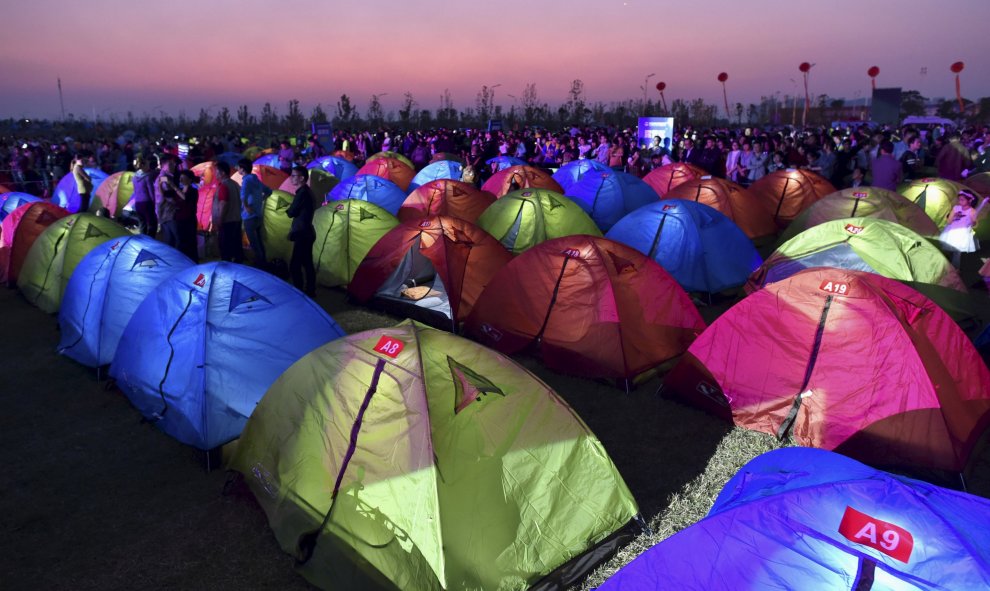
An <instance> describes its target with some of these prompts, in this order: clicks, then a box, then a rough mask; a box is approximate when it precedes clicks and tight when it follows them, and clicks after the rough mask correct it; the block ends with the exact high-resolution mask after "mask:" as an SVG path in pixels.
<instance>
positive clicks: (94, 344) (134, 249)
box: [58, 234, 193, 367]
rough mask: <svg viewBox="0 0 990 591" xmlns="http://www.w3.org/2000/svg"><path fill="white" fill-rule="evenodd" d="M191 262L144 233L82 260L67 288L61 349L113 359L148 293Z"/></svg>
mask: <svg viewBox="0 0 990 591" xmlns="http://www.w3.org/2000/svg"><path fill="white" fill-rule="evenodd" d="M191 266H193V262H192V261H191V260H189V258H188V257H186V256H185V255H184V254H182V253H180V252H179V251H177V250H175V249H174V248H172V247H170V246H168V245H167V244H165V243H163V242H159V241H158V240H155V239H154V238H151V237H149V236H144V235H141V234H137V235H127V236H123V237H121V238H117V239H114V240H108V241H107V242H104V243H103V244H100V245H99V246H97V247H96V248H94V249H93V250H91V251H90V252H89V254H87V255H86V256H85V257H83V259H82V260H81V261H79V265H78V266H76V270H75V272H73V273H72V277H71V278H69V283H68V284H67V285H66V287H65V296H64V297H63V298H62V306H61V308H60V309H59V313H58V325H59V329H60V334H61V337H60V340H59V344H58V352H59V353H61V354H63V355H65V356H67V357H70V358H72V359H75V360H76V361H78V362H79V363H82V364H83V365H86V366H89V367H99V366H102V365H107V364H109V363H110V362H111V361H113V356H114V353H115V352H116V351H117V343H118V342H120V335H121V334H122V333H123V332H124V327H126V326H127V322H128V321H129V320H130V319H131V316H132V315H133V314H134V311H135V310H136V309H137V307H138V305H139V304H140V303H141V302H142V301H144V298H145V296H147V295H148V294H149V293H151V292H152V291H154V289H155V288H156V287H158V284H159V283H161V282H162V281H164V280H166V279H168V278H169V277H171V276H172V275H174V274H175V273H177V272H179V271H182V270H183V269H186V268H188V267H191Z"/></svg>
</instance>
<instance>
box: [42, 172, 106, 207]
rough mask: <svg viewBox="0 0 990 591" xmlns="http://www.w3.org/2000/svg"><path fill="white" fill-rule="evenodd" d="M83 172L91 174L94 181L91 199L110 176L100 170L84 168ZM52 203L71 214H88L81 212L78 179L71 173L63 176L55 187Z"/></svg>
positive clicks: (90, 176)
mask: <svg viewBox="0 0 990 591" xmlns="http://www.w3.org/2000/svg"><path fill="white" fill-rule="evenodd" d="M83 170H85V171H86V173H87V174H89V178H90V179H91V180H92V181H93V192H92V193H91V194H90V197H92V196H93V194H95V193H96V191H97V190H99V188H100V185H101V184H103V181H105V180H107V177H108V176H109V175H108V174H107V173H105V172H103V171H102V170H100V169H99V168H84V169H83ZM52 203H54V204H56V205H58V206H59V207H61V208H62V209H66V210H68V211H69V213H86V212H80V211H79V206H80V205H81V203H80V201H79V190H78V189H76V178H75V177H74V176H72V173H71V172H70V173H68V174H66V175H65V176H63V177H62V179H61V180H60V181H59V182H58V184H57V185H55V190H54V191H53V192H52Z"/></svg>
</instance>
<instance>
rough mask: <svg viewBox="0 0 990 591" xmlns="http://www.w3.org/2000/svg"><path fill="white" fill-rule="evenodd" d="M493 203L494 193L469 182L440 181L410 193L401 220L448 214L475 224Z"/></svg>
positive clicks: (400, 210)
mask: <svg viewBox="0 0 990 591" xmlns="http://www.w3.org/2000/svg"><path fill="white" fill-rule="evenodd" d="M494 201H495V198H494V197H493V196H492V195H491V193H487V192H485V191H479V190H478V189H476V188H475V187H474V185H471V184H469V183H463V182H461V181H455V180H452V179H437V180H435V181H430V182H428V183H426V184H425V185H421V186H420V187H419V188H417V189H416V190H415V191H413V192H412V193H410V194H409V197H407V198H406V200H405V201H404V202H403V203H402V207H400V208H399V220H401V221H408V220H414V219H419V218H423V217H427V216H431V215H449V216H453V217H455V218H461V219H462V220H464V221H467V222H471V223H472V224H473V223H475V222H476V221H477V220H478V216H480V215H481V214H482V212H484V211H485V209H487V208H488V206H489V205H491V204H492V203H493V202H494Z"/></svg>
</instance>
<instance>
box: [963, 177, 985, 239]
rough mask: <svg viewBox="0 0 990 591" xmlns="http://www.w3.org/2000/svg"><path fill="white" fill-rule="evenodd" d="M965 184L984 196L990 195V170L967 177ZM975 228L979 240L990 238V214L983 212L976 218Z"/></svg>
mask: <svg viewBox="0 0 990 591" xmlns="http://www.w3.org/2000/svg"><path fill="white" fill-rule="evenodd" d="M963 184H964V185H966V186H967V187H969V188H970V189H973V190H974V191H976V192H977V193H979V194H980V195H982V196H984V197H990V172H981V173H979V174H974V175H972V176H969V177H966V180H965V181H963ZM973 230H974V231H975V232H976V238H977V239H978V240H990V215H986V214H981V215H980V217H979V219H977V220H976V227H975V228H974V229H973Z"/></svg>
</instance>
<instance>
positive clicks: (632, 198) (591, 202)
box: [564, 170, 660, 232]
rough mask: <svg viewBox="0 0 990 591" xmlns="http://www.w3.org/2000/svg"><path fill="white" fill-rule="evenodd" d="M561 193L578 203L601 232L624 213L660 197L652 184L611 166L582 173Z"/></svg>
mask: <svg viewBox="0 0 990 591" xmlns="http://www.w3.org/2000/svg"><path fill="white" fill-rule="evenodd" d="M564 195H565V196H567V197H569V198H570V199H571V200H572V201H574V202H575V203H577V204H578V205H580V206H581V209H583V210H584V211H585V213H587V214H588V215H589V216H591V219H592V220H594V221H595V224H596V225H597V226H598V227H599V228H601V230H602V231H603V232H604V231H608V229H609V228H611V227H612V226H614V225H615V223H616V222H618V221H619V219H621V218H622V216H624V215H626V214H627V213H629V212H631V211H634V210H636V209H639V208H640V207H643V206H644V205H647V204H649V203H654V202H656V201H659V200H660V196H659V195H657V193H656V191H654V190H653V187H651V186H649V185H647V184H646V183H644V182H643V181H641V180H640V179H639V178H637V177H636V176H634V175H631V174H628V173H625V172H615V171H612V170H609V171H601V172H591V173H585V174H584V175H583V176H582V177H581V180H579V181H577V182H575V183H572V184H571V186H570V188H569V189H567V190H566V192H565V193H564Z"/></svg>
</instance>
